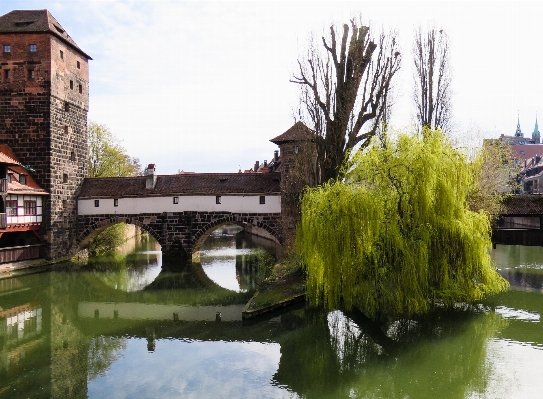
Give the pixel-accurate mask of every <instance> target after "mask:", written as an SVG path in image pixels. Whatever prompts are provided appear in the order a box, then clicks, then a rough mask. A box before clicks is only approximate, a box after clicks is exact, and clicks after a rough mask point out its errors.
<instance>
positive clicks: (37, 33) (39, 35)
mask: <svg viewBox="0 0 543 399" xmlns="http://www.w3.org/2000/svg"><path fill="white" fill-rule="evenodd" d="M0 46H1V47H0V143H3V144H8V145H9V146H10V147H11V148H12V149H13V152H14V153H15V155H16V156H17V157H18V158H19V160H20V161H21V163H22V164H23V165H27V169H28V170H29V171H30V172H31V174H32V176H33V177H34V179H35V180H36V182H37V183H38V184H39V185H40V186H41V187H43V188H44V189H46V190H47V191H48V192H49V193H50V195H49V197H48V199H47V200H46V201H45V207H44V219H43V223H42V229H41V231H40V238H41V239H42V240H43V241H44V242H45V243H46V244H47V245H46V257H47V258H49V259H61V258H64V257H66V256H70V255H71V254H73V252H74V250H75V249H76V247H75V243H76V231H75V226H76V207H77V202H76V199H75V194H76V192H77V190H78V189H79V187H80V185H81V183H82V181H83V178H84V177H85V174H86V169H87V168H86V162H87V112H88V108H89V68H88V61H89V60H90V59H91V58H90V57H89V56H88V55H87V54H86V53H85V52H83V50H81V49H80V48H79V47H78V46H77V44H76V43H75V42H74V41H73V40H72V38H71V37H70V36H69V35H68V34H67V33H66V31H65V30H64V28H63V27H62V26H61V25H60V24H59V23H58V21H57V20H56V19H55V18H54V17H53V16H52V15H51V14H50V13H49V11H47V10H24V11H12V12H10V13H8V14H5V15H3V16H1V17H0Z"/></svg>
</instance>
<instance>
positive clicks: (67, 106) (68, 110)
mask: <svg viewBox="0 0 543 399" xmlns="http://www.w3.org/2000/svg"><path fill="white" fill-rule="evenodd" d="M64 111H66V112H70V103H69V102H68V101H66V102H65V103H64Z"/></svg>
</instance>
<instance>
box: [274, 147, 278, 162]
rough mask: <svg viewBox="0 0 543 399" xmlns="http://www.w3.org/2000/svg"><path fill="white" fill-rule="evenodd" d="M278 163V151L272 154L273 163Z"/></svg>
mask: <svg viewBox="0 0 543 399" xmlns="http://www.w3.org/2000/svg"><path fill="white" fill-rule="evenodd" d="M277 161H279V150H275V151H274V152H273V162H277Z"/></svg>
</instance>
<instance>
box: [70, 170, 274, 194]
mask: <svg viewBox="0 0 543 399" xmlns="http://www.w3.org/2000/svg"><path fill="white" fill-rule="evenodd" d="M145 180H146V176H137V177H99V178H86V179H85V180H84V181H83V186H82V188H81V191H80V193H79V196H78V197H79V198H99V197H101V198H104V197H147V196H168V195H226V194H279V192H280V186H279V184H280V180H281V174H280V173H191V174H180V175H158V176H157V182H156V185H155V188H154V189H146V188H145Z"/></svg>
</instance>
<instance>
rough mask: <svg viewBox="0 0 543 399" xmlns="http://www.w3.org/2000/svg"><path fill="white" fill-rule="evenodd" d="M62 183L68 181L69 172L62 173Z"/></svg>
mask: <svg viewBox="0 0 543 399" xmlns="http://www.w3.org/2000/svg"><path fill="white" fill-rule="evenodd" d="M62 183H68V173H63V174H62Z"/></svg>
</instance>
